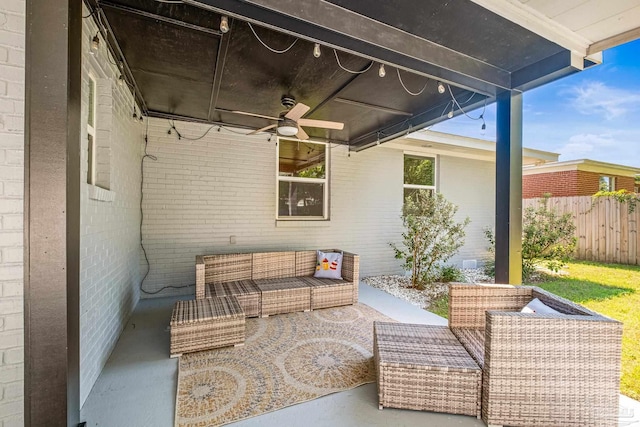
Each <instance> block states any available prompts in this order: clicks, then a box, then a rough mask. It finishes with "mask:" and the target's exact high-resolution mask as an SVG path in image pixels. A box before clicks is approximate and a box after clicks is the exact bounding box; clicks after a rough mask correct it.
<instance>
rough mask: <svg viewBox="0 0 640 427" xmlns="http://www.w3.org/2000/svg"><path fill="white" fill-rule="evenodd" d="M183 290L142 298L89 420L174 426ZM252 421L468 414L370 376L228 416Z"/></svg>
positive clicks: (639, 409) (369, 296)
mask: <svg viewBox="0 0 640 427" xmlns="http://www.w3.org/2000/svg"><path fill="white" fill-rule="evenodd" d="M179 299H189V298H188V297H184V296H183V297H180V298H158V299H150V300H141V301H140V303H139V304H138V306H137V307H136V310H135V312H134V314H133V316H132V317H131V319H130V320H129V322H128V323H127V326H126V327H125V329H124V331H123V332H122V334H121V336H120V339H119V341H118V343H117V345H116V348H115V349H114V351H113V353H112V354H111V356H110V358H109V360H108V362H107V364H106V365H105V367H104V369H103V371H102V373H101V374H100V377H99V378H98V380H97V381H96V383H95V385H94V387H93V389H92V390H91V393H90V394H89V397H88V398H87V400H86V402H85V404H84V406H83V408H82V412H81V420H83V421H86V422H87V425H88V426H128V427H147V426H149V427H172V426H173V425H174V424H173V420H174V412H175V392H176V386H177V376H178V360H177V359H170V358H169V332H168V329H167V328H168V324H169V319H170V317H171V309H172V307H173V303H174V302H175V301H177V300H179ZM360 302H362V303H364V304H367V305H369V306H371V307H373V308H375V309H376V310H378V311H380V312H381V313H383V314H385V315H387V316H389V317H391V318H394V319H396V320H398V321H400V322H410V323H423V324H434V325H446V324H447V321H446V319H443V318H441V317H439V316H436V315H435V314H432V313H430V312H427V311H424V310H422V309H420V308H418V307H415V306H412V305H410V304H408V303H407V302H405V301H402V300H400V299H398V298H395V297H393V296H391V295H389V294H387V293H385V292H383V291H380V290H378V289H374V288H372V287H370V286H368V285H365V284H362V283H361V284H360ZM229 425H232V426H238V427H249V426H261V427H269V426H296V425H304V426H305V427H321V426H322V427H324V426H346V427H351V426H353V427H355V426H391V425H393V426H416V425H430V426H438V427H450V426H458V427H472V426H483V425H484V424H483V423H482V422H481V421H480V420H478V419H476V418H474V417H468V416H459V415H449V414H438V413H432V412H418V411H409V410H395V409H384V410H382V411H380V410H378V398H377V391H376V385H375V384H367V385H364V386H361V387H357V388H355V389H352V390H348V391H344V392H340V393H335V394H332V395H329V396H325V397H322V398H319V399H316V400H313V401H310V402H306V403H302V404H299V405H294V406H291V407H288V408H284V409H281V410H279V411H275V412H271V413H268V414H264V415H261V416H258V417H255V418H250V419H248V420H244V421H239V422H237V423H233V424H229ZM634 425H635V426H639V427H640V403H639V402H636V401H634V400H632V399H629V398H627V397H624V396H621V418H620V426H634Z"/></svg>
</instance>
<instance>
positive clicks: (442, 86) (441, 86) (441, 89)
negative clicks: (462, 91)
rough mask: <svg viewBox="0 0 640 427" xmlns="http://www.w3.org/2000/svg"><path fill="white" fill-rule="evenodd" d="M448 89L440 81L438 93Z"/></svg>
mask: <svg viewBox="0 0 640 427" xmlns="http://www.w3.org/2000/svg"><path fill="white" fill-rule="evenodd" d="M446 90H447V89H446V88H445V87H444V85H443V84H442V82H438V93H440V94H443V93H444V92H445V91H446Z"/></svg>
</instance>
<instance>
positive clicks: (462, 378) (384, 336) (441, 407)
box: [373, 322, 482, 418]
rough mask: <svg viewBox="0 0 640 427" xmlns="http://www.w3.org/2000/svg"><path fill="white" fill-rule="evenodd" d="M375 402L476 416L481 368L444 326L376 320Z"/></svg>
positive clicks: (478, 410)
mask: <svg viewBox="0 0 640 427" xmlns="http://www.w3.org/2000/svg"><path fill="white" fill-rule="evenodd" d="M373 339H374V344H373V352H374V360H375V365H376V372H377V375H378V399H379V407H380V409H382V408H383V407H389V408H402V409H415V410H422V411H434V412H446V413H450V414H464V415H473V416H476V417H477V418H480V393H481V382H482V371H481V369H480V368H479V367H478V365H477V364H476V363H475V362H474V360H473V359H472V358H471V357H470V356H469V355H468V354H467V352H466V350H465V349H464V347H462V345H461V344H460V342H459V341H458V340H457V339H456V337H455V335H453V333H452V332H451V331H450V330H449V328H447V327H446V326H430V325H412V324H402V323H387V322H374V325H373Z"/></svg>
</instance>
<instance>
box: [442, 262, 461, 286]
mask: <svg viewBox="0 0 640 427" xmlns="http://www.w3.org/2000/svg"><path fill="white" fill-rule="evenodd" d="M439 275H440V277H439V278H438V281H439V282H442V283H449V282H461V281H462V280H464V274H462V270H460V269H459V268H458V267H456V266H455V265H443V266H442V267H440V274H439Z"/></svg>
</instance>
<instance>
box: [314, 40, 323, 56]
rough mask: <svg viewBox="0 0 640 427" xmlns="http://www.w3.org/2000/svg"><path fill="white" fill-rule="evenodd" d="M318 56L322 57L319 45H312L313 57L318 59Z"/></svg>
mask: <svg viewBox="0 0 640 427" xmlns="http://www.w3.org/2000/svg"><path fill="white" fill-rule="evenodd" d="M320 55H322V52H320V43H316V44H315V45H313V56H315V57H316V58H320Z"/></svg>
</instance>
